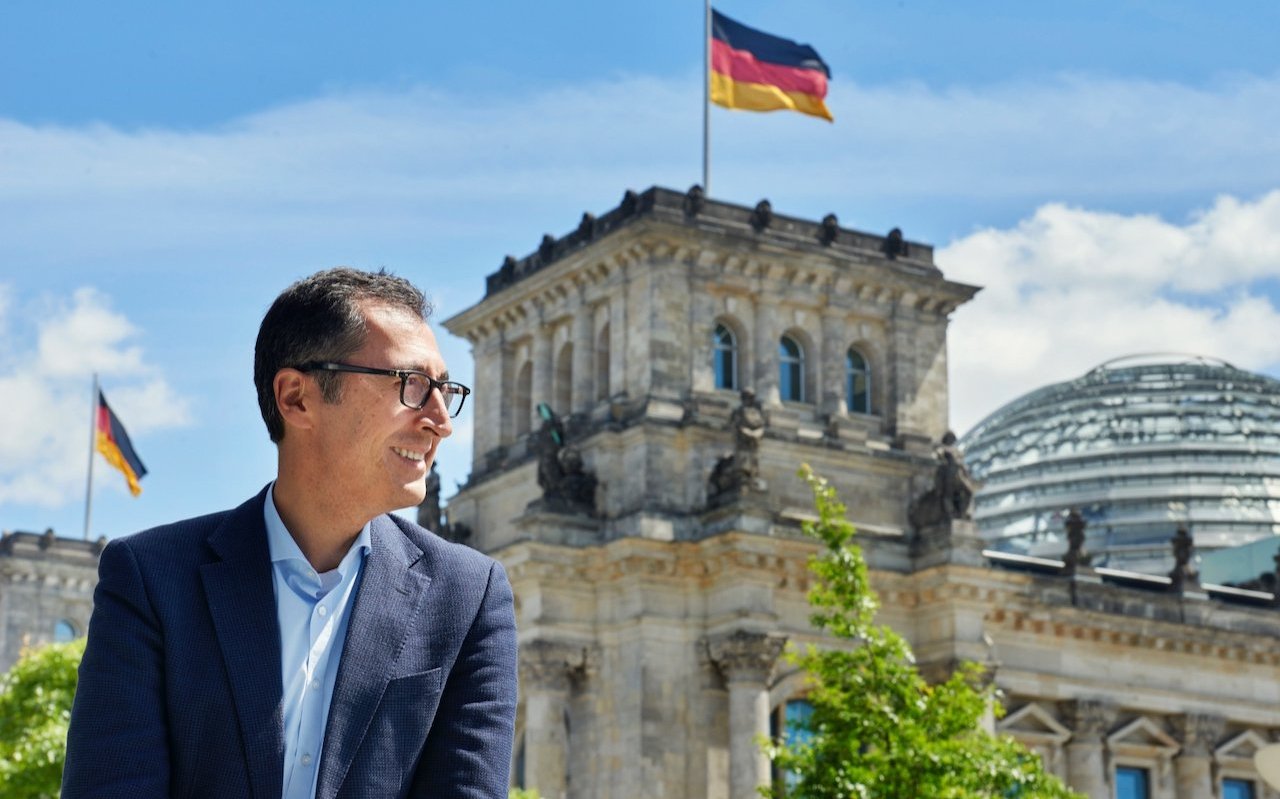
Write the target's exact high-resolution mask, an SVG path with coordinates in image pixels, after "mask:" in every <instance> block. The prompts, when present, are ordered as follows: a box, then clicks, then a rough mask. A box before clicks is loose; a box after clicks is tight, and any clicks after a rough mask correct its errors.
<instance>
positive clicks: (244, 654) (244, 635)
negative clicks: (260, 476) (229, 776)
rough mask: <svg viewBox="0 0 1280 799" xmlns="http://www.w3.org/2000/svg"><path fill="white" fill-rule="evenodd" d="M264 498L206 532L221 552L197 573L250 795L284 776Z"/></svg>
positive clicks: (260, 797)
mask: <svg viewBox="0 0 1280 799" xmlns="http://www.w3.org/2000/svg"><path fill="white" fill-rule="evenodd" d="M265 501H266V489H263V491H262V492H261V493H259V494H258V496H256V497H254V498H253V499H251V500H249V501H248V502H246V503H245V504H243V505H241V506H240V507H238V508H236V509H235V510H234V511H232V512H231V514H230V515H229V516H228V517H227V519H226V520H225V521H224V522H223V523H222V525H221V526H220V527H218V529H217V530H215V531H214V532H213V534H212V535H211V536H209V546H210V547H211V548H212V549H213V551H214V552H215V553H217V554H218V555H219V556H220V557H221V560H220V561H215V562H212V563H206V564H204V565H203V566H201V567H200V577H201V580H202V581H203V582H204V591H205V598H206V601H207V602H208V605H209V614H210V615H211V616H212V617H213V626H214V629H215V631H216V632H217V636H218V644H219V646H220V647H221V649H222V659H223V662H224V663H225V664H226V668H227V674H228V675H229V677H230V680H231V696H232V698H233V700H234V703H235V711H236V716H237V718H238V720H239V722H240V735H241V737H242V739H243V742H244V752H245V757H246V759H247V766H248V769H249V780H250V784H251V785H252V787H253V795H254V796H255V797H256V798H257V799H279V796H280V794H281V792H282V791H283V784H284V720H283V718H282V717H281V711H280V700H281V696H282V695H283V692H284V689H283V687H282V685H281V677H280V622H279V617H278V615H277V613H276V601H275V589H274V587H273V585H272V577H271V556H270V554H269V552H268V549H267V528H266V522H265V521H264V519H263V503H264V502H265Z"/></svg>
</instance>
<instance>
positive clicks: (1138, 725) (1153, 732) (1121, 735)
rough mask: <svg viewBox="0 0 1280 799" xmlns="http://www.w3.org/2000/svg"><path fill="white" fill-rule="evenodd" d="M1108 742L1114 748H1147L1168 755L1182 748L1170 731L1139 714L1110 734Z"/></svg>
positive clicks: (1152, 751)
mask: <svg viewBox="0 0 1280 799" xmlns="http://www.w3.org/2000/svg"><path fill="white" fill-rule="evenodd" d="M1107 744H1108V745H1109V746H1110V747H1111V748H1112V749H1130V750H1147V751H1149V752H1151V753H1153V754H1154V753H1156V752H1158V753H1160V754H1164V755H1168V756H1172V755H1173V754H1175V753H1176V752H1177V751H1178V750H1179V749H1181V748H1182V745H1181V744H1179V743H1178V742H1177V741H1176V740H1174V738H1173V737H1172V736H1170V735H1169V733H1167V732H1165V731H1164V730H1162V729H1161V728H1160V725H1158V724H1156V723H1155V722H1154V721H1152V720H1151V719H1149V718H1147V717H1146V716H1139V717H1138V718H1136V719H1134V720H1133V721H1131V722H1129V723H1128V724H1125V725H1124V726H1122V727H1120V729H1118V730H1116V731H1115V732H1113V733H1111V734H1110V735H1108V736H1107Z"/></svg>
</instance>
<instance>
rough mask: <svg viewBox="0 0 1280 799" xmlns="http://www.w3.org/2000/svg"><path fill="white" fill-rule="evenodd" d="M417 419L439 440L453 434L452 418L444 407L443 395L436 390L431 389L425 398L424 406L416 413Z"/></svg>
mask: <svg viewBox="0 0 1280 799" xmlns="http://www.w3.org/2000/svg"><path fill="white" fill-rule="evenodd" d="M418 418H419V420H420V421H421V423H422V426H423V427H424V428H426V429H428V430H431V431H432V432H434V433H435V434H436V435H438V436H440V437H441V438H447V437H448V436H449V435H451V434H452V433H453V418H452V417H451V416H450V415H449V409H448V408H447V407H445V404H444V395H443V394H442V393H441V392H440V390H439V389H437V388H433V389H432V390H431V393H430V394H429V395H428V396H427V402H426V404H425V405H423V406H422V410H420V411H418Z"/></svg>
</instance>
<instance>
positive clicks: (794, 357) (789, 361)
mask: <svg viewBox="0 0 1280 799" xmlns="http://www.w3.org/2000/svg"><path fill="white" fill-rule="evenodd" d="M778 394H779V396H781V397H782V399H783V401H786V402H804V401H805V399H804V348H803V347H801V346H800V342H798V341H796V340H795V339H793V338H791V337H790V336H783V337H782V339H781V340H780V341H779V342H778Z"/></svg>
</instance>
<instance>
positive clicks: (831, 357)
mask: <svg viewBox="0 0 1280 799" xmlns="http://www.w3.org/2000/svg"><path fill="white" fill-rule="evenodd" d="M843 321H844V320H843V318H842V316H841V314H840V313H839V312H837V311H833V310H830V309H828V310H826V311H824V312H823V314H822V340H821V342H820V344H819V349H820V350H821V353H822V355H821V358H822V360H821V363H822V369H821V370H820V372H819V377H821V385H822V389H821V391H822V393H821V401H822V405H821V410H822V412H823V413H827V414H835V415H839V416H843V415H845V397H844V380H845V376H844V353H845V351H846V350H847V349H848V347H849V342H848V341H845V339H846V338H847V336H846V334H845V328H844V324H843Z"/></svg>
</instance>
